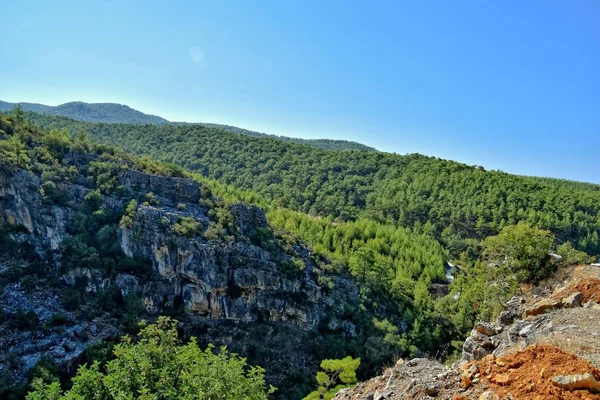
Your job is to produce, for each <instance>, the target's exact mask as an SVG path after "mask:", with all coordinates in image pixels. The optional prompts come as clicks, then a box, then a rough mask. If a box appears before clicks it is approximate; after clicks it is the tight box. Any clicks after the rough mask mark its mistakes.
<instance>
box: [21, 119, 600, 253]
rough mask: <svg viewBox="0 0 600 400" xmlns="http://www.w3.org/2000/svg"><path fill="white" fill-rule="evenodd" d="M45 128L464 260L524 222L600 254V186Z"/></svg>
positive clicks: (209, 136) (168, 135)
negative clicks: (427, 238)
mask: <svg viewBox="0 0 600 400" xmlns="http://www.w3.org/2000/svg"><path fill="white" fill-rule="evenodd" d="M30 118H31V120H32V121H34V122H36V123H38V124H40V125H42V126H45V127H46V128H61V129H62V128H65V129H67V130H68V131H70V132H72V133H74V132H78V131H86V132H89V134H90V135H91V136H92V138H93V139H94V140H97V141H100V142H103V143H111V144H114V145H117V146H119V147H121V148H123V149H125V150H127V151H130V152H132V153H135V154H138V155H147V156H150V157H152V158H154V159H158V160H162V161H166V162H171V163H174V164H178V165H180V166H182V167H185V168H188V169H190V170H192V171H195V172H198V173H200V174H202V175H203V176H206V177H210V178H213V179H218V180H219V181H221V182H222V183H225V184H230V185H233V186H235V187H236V188H238V189H244V190H252V191H254V192H256V193H258V194H260V195H261V196H263V197H265V198H266V199H268V200H269V201H273V202H275V203H276V204H277V205H279V206H282V207H286V208H289V209H293V210H296V211H300V212H303V213H307V214H310V215H314V216H322V217H331V218H334V219H338V220H342V221H354V220H357V219H360V218H366V219H370V220H373V221H376V222H379V223H386V224H392V225H396V226H403V227H411V228H413V229H416V230H417V231H419V232H424V233H427V234H431V235H433V236H434V237H435V238H437V239H438V240H439V241H440V242H441V243H442V244H443V245H444V246H445V247H447V248H448V249H450V250H451V252H452V254H453V256H454V257H456V258H458V256H459V254H460V253H461V252H467V253H468V254H470V255H471V256H476V255H477V254H478V253H479V251H480V250H479V241H480V240H482V239H483V238H485V237H487V236H490V235H493V234H496V233H498V232H499V231H500V230H501V229H502V228H503V227H504V226H507V225H512V224H516V223H518V222H520V221H525V222H529V223H531V224H533V225H536V226H539V227H541V228H543V229H547V230H550V231H551V232H552V233H553V234H554V235H556V237H557V239H558V241H559V242H561V243H563V242H566V241H570V242H572V243H573V244H574V245H575V247H577V248H579V249H581V250H584V251H586V252H587V253H588V254H594V255H598V254H600V239H599V235H600V186H599V185H593V184H588V183H581V182H572V181H566V180H558V179H548V178H536V177H525V176H518V175H511V174H507V173H504V172H500V171H485V170H483V169H482V168H479V167H473V166H468V165H465V164H461V163H458V162H454V161H448V160H441V159H438V158H433V157H427V156H423V155H419V154H411V155H396V154H389V153H382V152H360V151H346V152H335V151H326V150H322V149H316V148H312V147H309V146H304V145H300V144H296V143H289V142H282V141H280V140H274V139H272V138H269V137H250V136H242V135H236V134H231V133H229V132H226V131H223V130H222V129H218V128H216V127H208V126H200V125H181V126H169V125H167V126H156V125H144V126H140V125H126V124H99V123H82V122H76V121H73V120H69V119H64V118H56V117H48V116H43V115H41V114H31V115H30Z"/></svg>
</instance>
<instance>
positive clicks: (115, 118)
mask: <svg viewBox="0 0 600 400" xmlns="http://www.w3.org/2000/svg"><path fill="white" fill-rule="evenodd" d="M17 104H20V105H21V107H22V108H23V110H25V111H33V112H38V113H42V114H47V115H54V116H61V117H67V118H72V119H74V120H76V121H83V122H102V123H120V124H151V125H201V126H206V127H212V128H218V129H222V130H224V131H227V132H231V133H236V134H238V135H245V136H252V137H270V138H272V139H276V140H281V141H286V142H293V143H299V144H305V145H308V146H312V147H316V148H319V149H324V150H360V151H377V149H375V148H373V147H370V146H366V145H364V144H362V143H358V142H353V141H349V140H341V139H302V138H295V137H288V136H281V135H274V134H268V133H264V132H257V131H253V130H249V129H244V128H239V127H236V126H232V125H224V124H215V123H210V122H177V121H169V120H167V119H165V118H162V117H159V116H156V115H151V114H146V113H143V112H141V111H138V110H136V109H134V108H131V107H129V106H128V105H125V104H118V103H86V102H82V101H72V102H68V103H64V104H59V105H57V106H48V105H45V104H40V103H27V102H19V103H10V102H6V101H2V100H0V111H10V110H11V109H12V108H13V107H15V106H16V105H17Z"/></svg>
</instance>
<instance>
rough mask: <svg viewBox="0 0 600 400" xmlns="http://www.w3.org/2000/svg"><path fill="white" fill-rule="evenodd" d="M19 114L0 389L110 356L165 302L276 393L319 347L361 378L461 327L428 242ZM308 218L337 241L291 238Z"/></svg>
mask: <svg viewBox="0 0 600 400" xmlns="http://www.w3.org/2000/svg"><path fill="white" fill-rule="evenodd" d="M23 117H24V116H23V114H22V113H15V114H13V115H12V116H10V117H5V116H4V115H2V114H0V306H1V310H2V311H1V316H2V319H1V320H0V330H1V331H2V332H3V334H2V335H1V336H2V337H1V338H0V347H1V348H2V349H3V351H2V352H0V397H2V398H5V397H10V398H22V393H23V391H24V390H26V388H27V386H26V385H27V378H28V377H29V378H31V377H37V376H46V377H47V376H49V375H48V374H51V373H54V374H59V373H61V374H62V375H61V376H62V377H63V378H64V377H65V374H66V373H67V371H69V370H72V368H73V366H76V365H77V364H78V363H79V362H91V361H93V360H99V361H101V362H103V361H106V360H107V358H110V354H111V351H110V349H111V346H112V344H113V343H114V342H115V340H118V338H119V337H120V336H121V335H122V334H124V333H135V332H136V331H137V322H138V321H139V320H140V319H142V318H144V319H151V320H152V319H155V318H156V317H157V316H158V315H170V316H173V317H176V318H177V319H178V320H179V321H180V322H181V325H180V328H181V329H180V330H182V331H183V333H184V334H185V337H189V336H195V337H197V338H198V339H199V341H200V343H202V344H203V345H207V344H208V343H215V344H217V345H228V346H229V348H230V349H231V351H235V352H236V353H239V354H241V355H243V356H244V357H247V359H248V362H249V363H250V364H253V365H256V364H258V365H261V366H263V367H264V368H265V370H266V378H267V379H268V381H269V382H270V383H273V384H275V385H276V386H277V387H278V388H279V390H278V392H277V394H276V396H279V397H278V398H281V399H301V398H302V397H303V396H304V395H305V394H306V393H308V392H309V391H310V390H311V388H312V386H313V385H312V376H313V375H314V372H315V371H316V368H317V365H318V363H319V361H320V360H322V359H326V358H335V357H341V356H344V355H346V354H352V355H354V356H357V357H361V358H362V359H363V362H362V365H361V370H360V371H359V376H361V377H364V378H367V377H369V376H372V375H373V374H374V373H375V372H377V371H378V370H379V369H380V368H381V366H382V365H383V364H385V363H386V362H389V361H390V360H391V359H392V357H393V356H394V354H398V352H399V351H400V354H405V353H406V354H413V353H415V352H417V351H419V352H426V353H427V354H429V353H433V352H437V349H438V348H439V346H440V344H442V343H448V341H449V340H450V339H451V337H452V336H453V335H458V332H457V330H456V328H455V327H454V326H453V325H452V322H451V321H450V320H449V318H448V317H447V316H444V315H443V314H441V313H439V312H437V311H435V310H434V309H433V305H432V304H433V303H432V302H433V298H432V297H431V296H430V295H429V293H428V287H429V284H430V283H433V282H434V281H435V282H436V283H437V284H440V283H442V282H445V269H444V259H445V254H444V251H443V250H442V248H441V246H440V245H439V244H438V243H437V242H436V241H435V240H434V239H432V238H430V237H428V236H426V235H423V234H420V233H413V232H411V231H410V230H408V229H403V228H398V227H393V226H383V225H380V224H377V223H375V222H373V221H357V222H355V223H344V224H331V223H330V222H328V221H326V220H318V219H314V218H310V217H308V216H306V215H303V214H300V213H297V212H294V211H292V210H285V209H280V208H274V207H269V206H267V213H265V211H264V210H263V209H261V208H259V207H257V206H254V205H250V204H248V203H247V202H241V201H240V199H241V198H243V197H247V196H251V197H253V198H254V199H255V202H258V203H261V204H267V205H268V204H269V202H267V201H265V200H264V199H261V198H260V196H258V195H257V194H253V193H250V194H248V193H246V194H243V193H238V192H236V191H235V190H234V189H232V188H230V187H228V186H225V185H222V184H220V183H218V182H215V181H211V180H208V179H206V178H203V177H201V176H198V175H194V174H192V173H191V172H189V171H186V170H183V169H182V168H180V167H177V166H175V165H172V164H162V163H158V162H154V161H151V160H149V159H147V158H140V157H136V156H132V155H130V154H127V153H124V152H122V151H120V150H117V149H115V148H113V147H110V146H107V145H104V144H96V143H92V142H91V141H89V137H88V136H86V135H85V134H82V133H81V132H79V133H78V134H76V135H75V137H71V136H70V135H69V134H68V133H67V132H66V131H59V130H49V131H48V130H43V129H40V128H39V127H37V126H35V125H32V124H30V123H28V122H27V121H25V119H24V118H23ZM147 126H149V125H147ZM235 136H236V137H242V136H239V135H235ZM261 140H267V139H261ZM268 140H270V139H268ZM278 143H279V142H278ZM286 225H287V226H288V227H287V228H286ZM300 227H302V229H300ZM303 229H306V230H307V231H313V232H314V233H315V234H316V233H317V232H320V234H322V235H328V236H331V237H334V236H335V238H336V239H335V240H334V241H333V242H332V244H334V245H335V246H336V250H335V253H334V252H328V251H327V250H326V249H325V248H322V249H321V250H318V249H317V248H313V247H311V246H310V245H309V244H308V241H302V240H300V239H299V236H301V235H304V234H305V232H304V231H303ZM337 241H339V242H340V243H339V245H338V243H337ZM312 242H313V243H315V244H317V245H319V243H324V242H325V240H324V239H317V238H314V239H313V240H312ZM321 247H322V245H321ZM367 248H370V250H367ZM375 249H378V250H375ZM384 253H385V255H384ZM371 258H373V259H374V260H375V259H376V260H377V263H378V265H377V268H375V269H371V267H370V266H369V268H367V265H366V264H365V263H366V262H367V261H369V260H370V259H371ZM369 262H370V261H369ZM397 275H398V276H399V277H401V279H398V283H396V284H394V283H393V282H392V279H396V276H397ZM384 277H385V279H383V278H384ZM446 285H447V283H446ZM413 290H416V292H415V293H418V304H417V303H416V302H415V301H413V297H414V295H413ZM426 303H428V304H429V305H428V306H426ZM389 321H394V324H401V325H402V326H405V327H406V329H407V331H406V332H404V333H403V334H402V335H403V338H402V341H401V342H399V343H397V344H391V343H388V342H386V341H385V340H384V338H385V335H386V333H387V332H386V329H387V328H384V327H387V326H389V324H390V322H389ZM381 324H382V325H381ZM413 328H414V329H413ZM424 332H428V334H427V337H426V340H423V339H422V338H421V336H422V335H423V334H424Z"/></svg>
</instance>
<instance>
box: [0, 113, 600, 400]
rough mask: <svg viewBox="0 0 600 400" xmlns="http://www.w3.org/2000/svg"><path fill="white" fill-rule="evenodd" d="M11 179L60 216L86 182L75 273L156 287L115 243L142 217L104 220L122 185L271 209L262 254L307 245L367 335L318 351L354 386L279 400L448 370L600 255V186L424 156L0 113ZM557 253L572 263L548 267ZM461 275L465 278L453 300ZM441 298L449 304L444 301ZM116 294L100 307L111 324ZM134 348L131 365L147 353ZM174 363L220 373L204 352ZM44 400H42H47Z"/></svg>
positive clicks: (69, 252) (130, 313)
mask: <svg viewBox="0 0 600 400" xmlns="http://www.w3.org/2000/svg"><path fill="white" fill-rule="evenodd" d="M28 121H29V122H28ZM94 142H96V143H94ZM109 145H110V146H109ZM112 146H117V147H118V148H120V149H122V150H124V151H127V152H130V153H133V154H135V156H134V155H129V154H127V153H124V152H122V151H121V150H117V149H115V148H114V147H112ZM69 152H82V153H90V152H91V153H94V154H96V155H97V156H98V159H97V160H96V161H93V162H92V163H91V164H90V166H89V167H87V168H86V169H85V170H84V171H78V170H77V169H76V168H75V167H74V166H70V165H68V163H67V162H66V161H65V160H64V157H65V155H66V154H67V153H69ZM154 160H159V161H160V162H157V161H154ZM0 167H1V168H3V169H5V170H8V171H15V170H17V169H30V170H32V171H35V172H36V173H39V174H40V176H41V177H42V181H41V186H40V193H42V194H43V196H44V197H45V199H47V201H49V202H55V203H56V204H61V202H62V201H64V199H62V198H61V192H60V190H57V186H60V183H61V182H65V181H71V180H75V179H77V174H78V173H82V172H83V173H85V174H86V177H87V179H89V180H90V182H91V183H92V184H93V187H94V189H95V190H94V192H92V193H94V194H93V195H90V196H89V197H86V202H85V204H83V205H82V207H83V208H82V211H81V215H80V216H79V218H80V219H81V222H80V224H78V226H76V227H73V228H72V229H73V231H72V233H73V238H72V239H67V240H65V241H64V242H63V243H61V246H60V251H61V252H62V253H63V254H62V256H63V267H64V268H74V267H75V266H76V265H77V264H79V263H85V264H89V263H95V264H98V265H101V266H102V268H104V269H106V271H107V273H108V274H112V275H114V274H116V273H117V272H118V271H128V272H130V273H132V274H134V275H136V276H139V277H140V279H148V276H149V274H151V272H149V271H148V266H147V265H144V264H137V263H135V262H134V261H133V260H130V259H127V258H126V257H124V256H123V255H122V254H121V253H120V252H119V251H117V250H115V248H114V243H113V241H114V230H115V229H116V226H117V224H118V223H121V224H127V223H128V216H129V213H130V212H132V210H133V209H135V204H131V203H130V206H129V207H127V208H126V209H125V210H122V212H121V213H116V214H115V213H109V214H107V213H105V211H104V210H97V209H96V208H94V207H95V205H97V203H98V201H97V200H98V198H100V197H101V196H103V195H106V194H107V193H111V192H114V191H118V187H116V176H117V175H118V174H119V172H120V171H122V170H123V169H127V168H132V169H138V170H141V171H145V172H148V173H154V174H159V175H163V176H180V177H190V178H194V179H196V180H198V181H199V182H201V183H202V184H203V186H204V187H206V188H208V189H209V190H208V192H209V193H210V196H208V197H207V199H202V200H201V201H202V202H203V204H204V205H206V206H208V207H212V208H215V209H216V213H225V211H224V210H225V207H226V205H227V204H232V203H235V202H238V201H244V202H249V203H255V204H258V205H260V206H262V207H263V208H265V210H266V212H267V218H268V221H269V224H270V226H271V227H273V228H274V231H273V232H272V233H271V232H262V233H263V237H260V238H256V239H257V242H258V243H261V245H272V244H273V243H274V240H277V241H279V242H280V243H282V244H283V245H284V246H285V245H288V246H289V247H292V244H294V243H297V242H298V241H301V242H303V243H305V244H306V245H308V246H309V247H310V248H311V249H312V250H313V251H314V253H315V258H316V259H319V260H320V268H321V270H322V271H323V273H322V274H320V276H319V278H318V284H319V286H320V287H322V288H324V290H327V288H330V289H331V288H333V287H334V285H335V280H334V279H333V277H335V276H336V275H340V274H341V275H344V274H347V275H349V276H350V277H351V278H352V280H353V281H354V283H355V284H356V286H357V287H358V289H359V291H360V295H359V296H360V305H359V307H358V309H356V310H348V314H349V318H351V319H352V321H354V322H355V323H356V326H357V330H358V336H357V337H354V338H343V337H340V335H339V334H338V333H339V332H336V329H335V328H332V327H330V326H328V325H327V324H326V323H324V324H322V326H321V327H320V328H319V330H318V332H315V333H314V335H315V341H314V349H313V352H314V354H316V355H319V357H320V358H321V359H326V358H331V359H332V360H326V361H327V362H324V363H323V364H322V368H323V369H324V370H325V371H329V373H330V374H333V373H335V368H334V367H333V366H336V365H338V364H339V363H341V361H340V362H337V361H335V360H334V359H338V360H347V361H346V362H344V363H342V365H344V368H345V367H347V366H348V365H351V370H352V371H351V374H350V377H351V379H350V378H349V379H348V380H347V381H344V380H341V381H338V380H336V379H332V378H331V377H330V376H329V375H327V373H326V372H323V371H322V372H321V375H317V380H316V382H315V381H314V378H313V377H312V376H302V377H297V376H296V378H295V379H292V378H290V383H289V386H288V387H280V388H279V390H278V392H276V393H275V396H277V395H278V394H277V393H279V395H281V396H283V397H282V398H285V396H286V394H285V393H290V392H286V390H291V389H292V388H294V386H296V387H297V388H301V389H298V390H302V391H303V395H307V394H309V393H310V392H311V391H312V390H315V389H316V390H317V392H318V391H320V390H323V391H330V390H334V389H335V388H338V386H339V387H341V386H343V385H342V384H345V383H350V382H355V381H356V377H355V376H354V375H353V374H354V373H355V372H354V371H355V370H356V375H357V376H358V377H359V378H361V379H364V378H366V377H369V376H373V375H374V374H376V373H378V372H380V370H381V368H382V367H383V366H385V365H387V364H389V363H390V362H392V361H393V360H394V359H395V358H397V357H412V356H423V355H427V356H430V357H438V358H441V359H451V358H452V356H453V354H455V353H456V351H457V350H458V348H459V347H460V343H462V342H460V339H462V338H463V337H464V335H466V334H467V333H468V332H469V331H470V329H471V328H472V326H473V324H474V323H475V322H476V321H477V320H479V319H482V318H483V319H490V318H491V317H493V316H494V315H495V314H496V313H497V312H498V311H499V310H500V309H501V307H502V303H503V302H504V301H505V300H506V299H507V298H509V297H510V296H511V295H512V294H514V293H515V292H516V291H517V290H518V284H519V283H523V282H527V283H531V282H534V283H535V282H539V281H540V280H542V279H544V278H545V277H547V276H549V275H550V274H551V273H552V272H553V271H555V270H556V269H557V268H558V267H560V266H561V265H570V264H576V263H580V262H588V261H590V256H589V255H593V256H597V255H598V253H600V243H599V239H598V234H599V231H600V186H597V185H592V184H586V183H578V182H570V181H563V180H554V179H547V178H532V177H523V176H516V175H510V174H506V173H502V172H498V171H485V170H483V169H481V168H478V167H472V166H467V165H464V164H460V163H457V162H452V161H445V160H440V159H436V158H432V157H426V156H422V155H418V154H412V155H406V156H401V155H396V154H388V153H382V152H374V151H369V152H365V151H332V150H323V149H318V148H314V147H310V146H305V145H302V144H297V143H290V142H284V141H281V140H277V139H273V138H269V137H250V136H245V135H240V134H235V133H230V132H227V131H224V130H221V129H218V128H215V127H207V126H199V125H180V126H169V125H165V126H156V125H127V124H103V123H87V122H78V121H74V120H70V119H67V118H63V117H55V116H47V115H41V114H36V113H24V112H23V111H22V110H20V109H16V110H14V111H13V112H11V113H9V114H8V115H7V116H4V115H2V114H0ZM74 168H75V169H74ZM86 207H87V208H86ZM113 214H114V215H113ZM225 220H226V218H224V219H223V221H221V220H220V219H217V220H216V221H215V223H214V225H213V226H211V229H212V230H213V231H214V232H211V233H205V235H209V236H212V235H213V234H214V235H215V237H219V235H220V232H224V231H226V230H227V227H226V221H225ZM178 223H179V226H178V227H174V229H178V230H180V231H181V235H182V236H185V235H186V233H187V232H188V231H189V230H190V229H197V227H194V226H191V227H190V224H187V223H186V221H180V222H178ZM3 234H5V233H3ZM4 236H6V235H4ZM550 252H556V253H558V254H559V255H561V256H562V261H560V262H557V261H555V260H551V259H550V256H549V253H550ZM586 253H587V254H586ZM448 261H454V262H455V263H457V264H458V265H459V267H460V268H459V270H458V271H457V272H455V279H454V282H453V283H452V284H450V285H449V287H448V282H447V276H446V275H447V267H448V264H447V262H448ZM288 268H289V266H288ZM42 275H43V273H42V274H41V275H40V276H42ZM22 278H23V277H19V279H22ZM38 278H39V277H38ZM32 279H33V278H32ZM499 283H501V284H499ZM439 285H442V286H445V287H447V291H448V292H449V294H450V295H448V296H440V295H437V294H436V290H435V288H436V287H437V286H439ZM69 293H70V294H69V295H70V296H72V298H67V299H66V300H67V301H68V302H69V304H70V306H72V307H73V308H76V307H80V306H81V304H82V302H83V298H84V295H83V294H81V293H77V291H71V292H69ZM111 296H112V295H111V294H107V295H106V298H104V297H103V298H100V299H95V300H94V302H93V303H90V305H88V306H89V307H98V308H102V307H104V308H105V309H106V310H110V309H111V306H112V303H111V301H112V300H111V299H112V297H111ZM138 300H139V299H138ZM120 302H121V303H122V304H121V305H120V309H119V310H120V312H124V313H125V315H126V318H125V319H124V321H123V325H124V326H123V328H124V329H126V330H129V331H131V332H137V329H136V322H137V319H136V318H138V317H139V315H140V313H141V311H140V307H139V301H137V300H136V299H129V303H128V302H127V301H125V299H120ZM119 310H117V311H119ZM165 323H166V322H165ZM169 343H170V342H169ZM169 343H168V344H169ZM159 344H160V343H159ZM169 345H172V343H170V344H169ZM190 346H193V344H191V345H190ZM123 347H124V348H125V349H128V350H127V351H131V353H130V354H135V352H137V351H139V349H138V348H135V347H128V346H127V345H126V344H124V345H123ZM174 351H175V350H174ZM265 351H266V350H265ZM123 354H125V355H126V354H128V353H127V352H125V353H123ZM177 354H181V357H188V356H189V357H191V356H193V357H196V358H197V359H198V360H199V361H198V362H199V363H201V364H202V363H205V362H213V361H210V360H211V359H212V358H211V356H210V355H209V354H208V353H206V354H204V355H203V352H202V350H200V349H198V348H195V347H194V348H191V349H190V350H189V352H188V351H187V350H186V352H184V353H179V352H178V353H177ZM345 357H356V360H358V358H360V362H359V363H357V362H356V361H355V359H354V358H348V359H346V358H345ZM92 359H93V358H90V361H91V360H92ZM117 359H118V357H117ZM206 359H208V360H209V361H206ZM104 361H106V359H105V360H104ZM217 361H218V360H217ZM217 361H215V362H217ZM221 361H222V362H224V363H228V362H231V363H233V364H235V368H237V370H238V372H236V379H240V380H241V381H244V380H250V381H251V383H249V385H253V386H252V388H253V389H251V390H250V392H249V393H253V394H251V395H249V396H250V397H248V398H263V396H264V395H266V394H265V393H266V391H269V390H268V389H267V388H266V386H264V382H263V378H262V372H261V370H256V371H258V373H257V375H256V376H254V375H252V376H250V377H249V376H245V375H244V373H243V368H242V369H240V368H241V367H240V364H239V360H238V359H237V358H235V357H233V358H231V359H229V358H227V357H225V359H224V360H221ZM221 361H218V362H221ZM244 361H245V360H244ZM329 361H331V362H329ZM249 362H250V363H252V364H255V363H260V359H259V358H256V357H255V358H253V357H249ZM114 365H115V366H116V365H118V362H117V361H114ZM202 365H204V364H202ZM168 367H169V368H171V367H172V366H170V365H169V366H168ZM263 367H265V369H268V366H266V365H263ZM115 368H116V367H115ZM340 368H341V367H340ZM332 370H333V371H334V372H331V371H332ZM115 371H116V372H115V373H116V374H119V375H122V371H121V370H119V369H115ZM193 373H196V372H194V371H192V372H190V374H193ZM82 374H87V375H85V376H83V377H81V378H80V381H81V382H84V383H85V379H91V378H89V376H91V377H92V378H93V379H96V380H105V381H106V379H113V378H110V374H108V375H107V376H104V375H103V373H101V371H99V370H94V369H93V368H92V369H91V370H83V371H82ZM323 374H325V375H323ZM86 376H87V378H86ZM76 379H77V378H76ZM93 379H92V380H93ZM190 384H191V383H190ZM77 387H78V386H77V384H75V385H74V388H77ZM256 388H258V389H256ZM255 389H256V390H255ZM77 390H79V389H77ZM228 390H230V389H228ZM231 390H234V389H231ZM37 392H38V393H40V396H42V395H43V393H45V392H48V393H50V392H52V393H53V395H55V396H56V398H62V397H61V396H63V395H62V392H61V390H60V387H57V385H56V384H50V386H45V385H44V384H42V383H40V384H39V385H38V386H37ZM255 392H256V393H258V394H256V396H255V394H254V393H255ZM35 393H36V392H33V394H31V396H32V397H30V398H32V399H36V398H43V397H35V396H36V394H35ZM73 393H76V392H73ZM296 394H297V393H296ZM313 394H314V392H313ZM68 395H69V393H67V394H65V396H68Z"/></svg>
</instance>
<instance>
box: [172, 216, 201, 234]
mask: <svg viewBox="0 0 600 400" xmlns="http://www.w3.org/2000/svg"><path fill="white" fill-rule="evenodd" d="M201 230H202V224H201V223H200V222H198V221H196V220H195V219H194V218H192V217H179V218H178V219H177V222H176V223H175V225H173V232H175V233H176V234H177V235H179V236H186V237H193V236H197V235H199V234H200V232H201Z"/></svg>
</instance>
